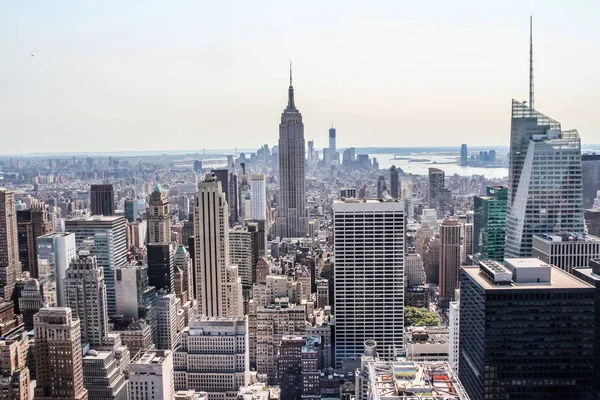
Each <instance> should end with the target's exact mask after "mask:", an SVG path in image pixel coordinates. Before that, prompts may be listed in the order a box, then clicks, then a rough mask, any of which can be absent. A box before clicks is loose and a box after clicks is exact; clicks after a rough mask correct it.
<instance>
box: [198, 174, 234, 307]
mask: <svg viewBox="0 0 600 400" xmlns="http://www.w3.org/2000/svg"><path fill="white" fill-rule="evenodd" d="M228 211H229V208H228V206H227V201H225V194H224V193H223V191H222V189H221V182H219V181H218V180H217V177H216V176H215V175H214V174H212V173H210V174H207V175H206V176H205V177H204V180H203V181H202V182H199V183H198V193H197V194H196V205H195V207H194V214H195V218H194V224H195V225H194V228H195V229H194V237H195V244H194V249H195V252H196V256H195V263H196V287H197V289H196V294H197V296H198V303H199V311H200V313H201V314H202V315H204V316H208V317H219V316H231V317H235V316H241V315H242V312H243V299H242V284H241V280H240V278H239V277H238V275H237V268H231V267H230V264H229V214H228Z"/></svg>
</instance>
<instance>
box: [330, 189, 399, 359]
mask: <svg viewBox="0 0 600 400" xmlns="http://www.w3.org/2000/svg"><path fill="white" fill-rule="evenodd" d="M405 222H406V221H405V215H404V203H403V202H402V201H398V200H393V201H383V202H380V201H378V200H356V199H346V200H345V201H334V202H333V229H334V254H335V282H334V286H335V289H334V290H335V296H334V298H335V307H334V308H335V314H336V326H335V335H336V354H335V360H336V365H338V366H339V365H341V363H342V361H344V360H346V359H349V358H357V357H360V355H361V354H362V350H363V343H364V341H365V340H366V339H368V338H372V339H374V340H375V341H377V343H379V344H380V349H381V350H380V354H381V355H382V356H383V357H385V358H386V359H387V358H389V359H391V358H393V357H395V356H396V355H397V354H399V353H400V352H402V350H403V348H404V345H403V339H402V332H403V329H404V252H405V243H404V237H405V228H404V227H405ZM374 252H376V253H377V256H376V257H373V255H372V254H374ZM374 298H377V299H378V301H373V299H374Z"/></svg>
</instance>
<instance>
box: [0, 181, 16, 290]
mask: <svg viewBox="0 0 600 400" xmlns="http://www.w3.org/2000/svg"><path fill="white" fill-rule="evenodd" d="M20 272H21V263H20V262H19V245H18V239H17V215H16V209H15V194H14V193H13V192H11V191H8V190H6V189H3V188H0V297H2V298H3V299H5V300H6V301H9V300H11V299H12V297H13V292H14V290H15V281H16V280H17V275H18V274H19V273H20Z"/></svg>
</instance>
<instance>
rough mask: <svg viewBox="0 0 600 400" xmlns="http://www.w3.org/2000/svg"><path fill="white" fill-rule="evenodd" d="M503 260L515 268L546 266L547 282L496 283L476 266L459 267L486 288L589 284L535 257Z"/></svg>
mask: <svg viewBox="0 0 600 400" xmlns="http://www.w3.org/2000/svg"><path fill="white" fill-rule="evenodd" d="M505 262H511V263H513V265H516V267H517V269H519V268H523V267H533V268H535V267H536V266H537V267H548V269H549V273H550V279H549V281H547V282H540V283H537V282H527V283H515V282H514V281H511V282H508V283H507V284H504V285H497V284H495V283H494V281H493V280H491V279H489V278H488V276H486V275H485V274H484V273H483V272H481V269H480V268H479V267H478V266H474V267H461V270H462V271H463V273H464V274H467V275H468V276H470V277H471V279H473V281H475V282H476V283H477V284H478V285H479V286H481V287H482V288H483V289H486V290H524V289H539V290H548V289H589V288H591V286H590V285H588V284H587V283H585V282H583V281H581V280H579V279H577V278H576V277H574V276H573V275H571V274H570V273H568V272H566V271H563V270H562V269H560V268H556V267H554V266H550V265H548V264H546V263H544V262H543V261H541V260H539V259H537V258H513V259H506V260H505Z"/></svg>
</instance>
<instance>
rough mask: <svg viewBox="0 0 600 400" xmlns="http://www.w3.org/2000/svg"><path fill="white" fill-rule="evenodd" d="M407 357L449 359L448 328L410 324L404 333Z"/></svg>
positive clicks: (430, 359) (418, 359) (428, 359)
mask: <svg viewBox="0 0 600 400" xmlns="http://www.w3.org/2000/svg"><path fill="white" fill-rule="evenodd" d="M404 338H405V339H404V340H405V345H406V359H407V360H410V361H448V351H449V340H448V328H447V327H444V326H440V327H437V326H427V327H425V326H410V327H406V331H405V333H404Z"/></svg>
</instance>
